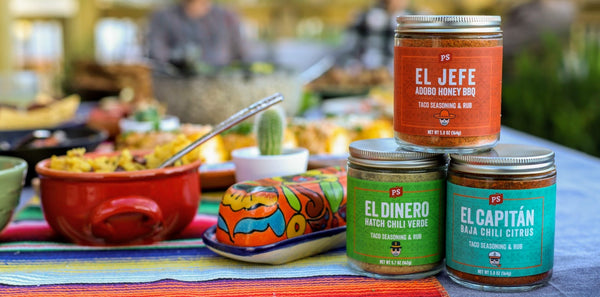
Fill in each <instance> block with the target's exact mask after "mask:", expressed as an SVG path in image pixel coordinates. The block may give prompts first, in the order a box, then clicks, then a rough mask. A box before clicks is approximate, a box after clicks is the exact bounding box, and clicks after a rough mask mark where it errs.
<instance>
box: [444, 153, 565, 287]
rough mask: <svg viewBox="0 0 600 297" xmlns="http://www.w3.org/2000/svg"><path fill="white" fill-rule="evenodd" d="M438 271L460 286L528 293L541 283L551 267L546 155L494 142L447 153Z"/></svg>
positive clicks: (551, 172)
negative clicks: (442, 265)
mask: <svg viewBox="0 0 600 297" xmlns="http://www.w3.org/2000/svg"><path fill="white" fill-rule="evenodd" d="M447 191H448V193H447V205H446V211H447V213H446V268H447V270H448V274H449V275H450V278H451V279H452V280H454V281H456V282H457V283H459V284H462V285H465V286H467V287H471V288H476V289H481V290H493V291H520V290H528V289H532V288H535V287H538V286H541V285H543V284H545V283H547V282H548V281H549V279H550V277H551V274H552V266H553V262H554V214H555V209H556V169H555V165H554V152H552V151H551V150H548V149H545V148H538V147H532V146H525V145H516V144H499V145H498V146H497V147H495V148H494V149H492V150H491V151H489V152H486V153H477V154H473V155H451V161H450V165H449V168H448V186H447Z"/></svg>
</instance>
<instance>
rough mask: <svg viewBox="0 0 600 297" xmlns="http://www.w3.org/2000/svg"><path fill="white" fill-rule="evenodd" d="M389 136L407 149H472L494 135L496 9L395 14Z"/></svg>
mask: <svg viewBox="0 0 600 297" xmlns="http://www.w3.org/2000/svg"><path fill="white" fill-rule="evenodd" d="M397 23H398V26H397V29H396V34H395V38H394V40H395V46H394V135H395V138H396V141H397V142H398V144H399V145H400V146H401V147H402V148H404V149H408V150H414V151H424V152H438V153H472V152H476V151H483V150H486V149H489V148H491V147H493V146H494V145H495V144H496V142H497V141H498V139H499V136H500V105H501V89H502V31H501V29H500V17H499V16H435V15H433V16H418V15H407V16H399V17H398V18H397Z"/></svg>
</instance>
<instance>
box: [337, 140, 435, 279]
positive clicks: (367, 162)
mask: <svg viewBox="0 0 600 297" xmlns="http://www.w3.org/2000/svg"><path fill="white" fill-rule="evenodd" d="M446 168H447V157H446V156H445V155H442V154H431V153H422V152H408V151H404V150H401V149H399V148H398V146H397V144H396V142H395V140H394V139H392V138H385V139H365V140H359V141H355V142H353V143H351V144H350V156H349V158H348V194H347V195H348V196H347V217H346V227H347V229H346V253H347V256H348V263H349V266H350V267H351V268H353V269H354V270H357V271H359V272H360V273H362V274H364V275H367V276H371V277H376V278H398V279H414V278H422V277H426V276H430V275H433V274H436V273H438V272H439V271H440V270H441V269H442V268H443V260H444V232H445V231H444V230H445V227H444V223H445V219H444V214H445V210H444V209H445V193H446V190H445V185H446Z"/></svg>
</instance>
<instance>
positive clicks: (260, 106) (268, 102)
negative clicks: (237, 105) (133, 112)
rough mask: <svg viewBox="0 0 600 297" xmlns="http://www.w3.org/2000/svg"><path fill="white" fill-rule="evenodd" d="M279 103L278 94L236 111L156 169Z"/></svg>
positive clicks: (167, 164)
mask: <svg viewBox="0 0 600 297" xmlns="http://www.w3.org/2000/svg"><path fill="white" fill-rule="evenodd" d="M281 101H283V95H281V94H280V93H275V94H273V95H271V96H269V97H265V98H263V99H262V100H260V101H258V102H255V103H253V104H252V105H250V106H248V107H246V108H244V109H242V110H240V111H238V112H237V113H235V114H234V115H232V116H230V117H229V118H228V119H226V120H225V121H223V122H221V123H219V124H218V125H217V126H215V127H214V128H213V129H212V130H210V132H208V133H206V134H204V135H203V136H202V137H200V138H198V139H197V140H195V141H194V142H192V143H191V144H190V145H188V146H186V147H184V148H183V149H182V150H180V151H178V152H177V153H175V154H174V155H173V156H172V157H171V158H169V159H167V160H166V161H164V162H163V163H162V164H160V166H159V167H158V168H165V167H167V166H170V165H172V164H173V163H175V161H177V160H179V159H180V158H181V157H183V156H185V155H186V154H187V153H189V152H190V151H192V150H193V149H195V148H196V147H198V146H199V145H201V144H203V143H205V142H206V141H208V140H209V139H211V138H213V137H215V136H216V135H218V134H220V133H221V132H223V131H225V130H227V129H229V128H231V127H233V126H235V125H236V124H238V123H240V122H241V121H243V120H245V119H247V118H249V117H251V116H253V115H255V114H256V113H258V112H260V111H262V110H265V109H267V108H269V107H271V106H273V105H275V104H277V103H279V102H281Z"/></svg>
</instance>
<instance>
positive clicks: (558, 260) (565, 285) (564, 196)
mask: <svg viewBox="0 0 600 297" xmlns="http://www.w3.org/2000/svg"><path fill="white" fill-rule="evenodd" d="M500 138H501V140H500V142H502V143H520V144H529V145H535V146H542V147H546V148H549V149H552V150H554V152H555V153H556V167H557V172H558V173H557V176H558V178H557V193H556V233H555V248H554V271H553V276H552V279H551V280H550V283H549V285H547V286H544V287H542V288H539V289H536V290H533V291H530V292H526V293H518V294H516V295H518V296H600V226H599V225H600V159H598V158H596V157H592V156H590V155H586V154H583V153H581V152H579V151H576V150H573V149H569V148H567V147H564V146H561V145H558V144H556V143H552V142H549V141H546V140H543V139H540V138H537V137H533V136H531V135H528V134H525V133H521V132H519V131H516V130H514V129H510V128H507V127H502V132H501V136H500ZM438 279H439V281H440V282H441V283H442V285H443V286H444V288H446V290H447V291H448V293H449V294H450V296H499V295H502V296H504V295H507V294H499V293H487V292H480V291H475V290H471V289H467V288H464V287H461V286H460V285H457V284H455V283H453V282H452V281H451V280H450V279H449V278H448V275H447V274H446V273H445V272H442V273H441V274H440V275H439V276H438Z"/></svg>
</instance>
